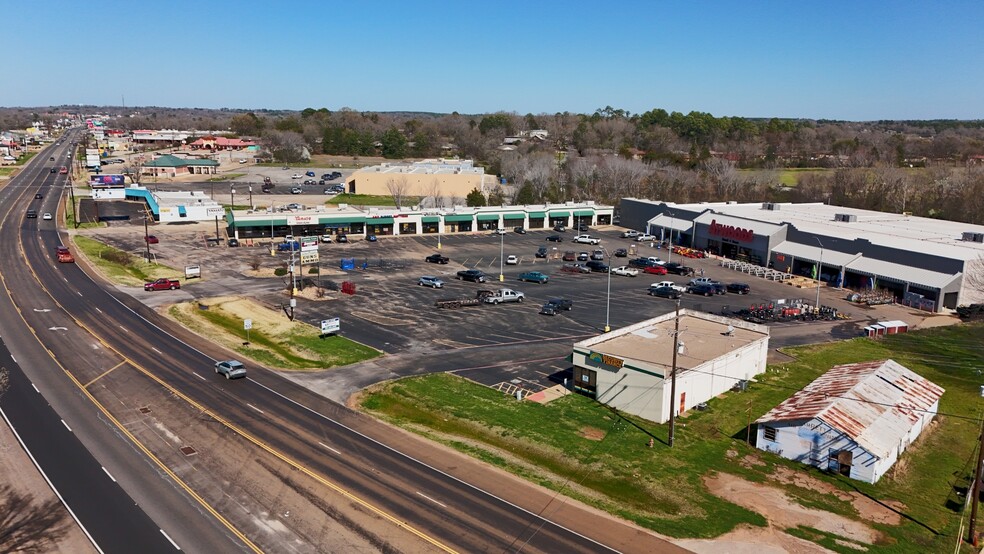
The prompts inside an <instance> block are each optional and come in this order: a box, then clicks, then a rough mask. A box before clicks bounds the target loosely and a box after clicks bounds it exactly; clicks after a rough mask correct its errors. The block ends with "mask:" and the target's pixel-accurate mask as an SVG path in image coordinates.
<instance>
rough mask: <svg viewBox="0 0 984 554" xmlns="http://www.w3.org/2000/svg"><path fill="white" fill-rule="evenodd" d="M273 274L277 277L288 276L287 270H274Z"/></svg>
mask: <svg viewBox="0 0 984 554" xmlns="http://www.w3.org/2000/svg"><path fill="white" fill-rule="evenodd" d="M273 274H274V275H276V276H277V277H283V276H284V275H287V268H286V267H278V268H277V269H274V270H273Z"/></svg>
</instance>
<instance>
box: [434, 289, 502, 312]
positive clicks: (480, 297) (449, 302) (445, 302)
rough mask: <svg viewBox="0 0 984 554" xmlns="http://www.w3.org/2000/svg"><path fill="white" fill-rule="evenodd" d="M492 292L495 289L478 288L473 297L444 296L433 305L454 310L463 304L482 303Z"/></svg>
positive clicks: (475, 304) (463, 305)
mask: <svg viewBox="0 0 984 554" xmlns="http://www.w3.org/2000/svg"><path fill="white" fill-rule="evenodd" d="M494 294H495V291H492V290H479V291H476V292H475V297H474V298H445V299H442V300H437V301H435V302H434V307H435V308H442V309H447V310H456V309H458V308H463V307H465V306H478V305H479V304H482V303H483V302H484V301H485V299H486V298H488V297H490V296H492V295H494Z"/></svg>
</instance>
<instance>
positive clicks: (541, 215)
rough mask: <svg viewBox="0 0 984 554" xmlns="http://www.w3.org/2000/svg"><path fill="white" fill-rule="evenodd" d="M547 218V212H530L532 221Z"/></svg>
mask: <svg viewBox="0 0 984 554" xmlns="http://www.w3.org/2000/svg"><path fill="white" fill-rule="evenodd" d="M545 217H547V212H530V219H543V218H545Z"/></svg>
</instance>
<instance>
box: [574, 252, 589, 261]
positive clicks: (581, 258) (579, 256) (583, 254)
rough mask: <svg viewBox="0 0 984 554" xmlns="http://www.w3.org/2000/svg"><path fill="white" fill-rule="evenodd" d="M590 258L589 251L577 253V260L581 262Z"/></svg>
mask: <svg viewBox="0 0 984 554" xmlns="http://www.w3.org/2000/svg"><path fill="white" fill-rule="evenodd" d="M589 259H591V256H590V255H589V254H588V253H587V252H578V253H577V261H579V262H586V261H588V260H589Z"/></svg>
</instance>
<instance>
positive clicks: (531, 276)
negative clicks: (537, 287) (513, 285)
mask: <svg viewBox="0 0 984 554" xmlns="http://www.w3.org/2000/svg"><path fill="white" fill-rule="evenodd" d="M519 280H520V281H528V282H531V283H539V284H541V285H543V284H546V283H547V281H549V280H550V277H548V276H546V275H544V274H543V273H540V272H539V271H527V272H526V273H520V274H519Z"/></svg>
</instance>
